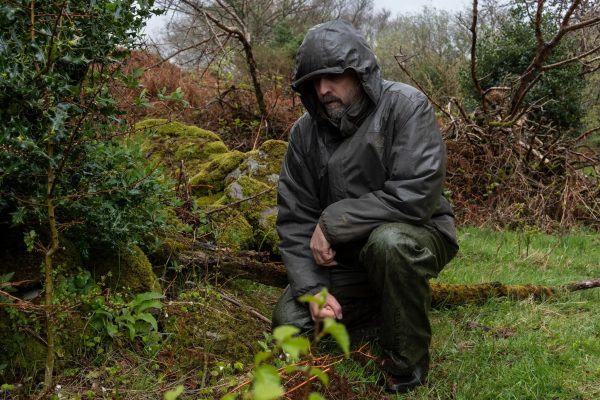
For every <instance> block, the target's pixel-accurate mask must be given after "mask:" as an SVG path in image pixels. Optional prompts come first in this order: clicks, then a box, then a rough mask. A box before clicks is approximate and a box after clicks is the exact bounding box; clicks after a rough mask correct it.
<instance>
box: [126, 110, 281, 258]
mask: <svg viewBox="0 0 600 400" xmlns="http://www.w3.org/2000/svg"><path fill="white" fill-rule="evenodd" d="M136 129H137V130H138V131H139V132H144V135H145V136H144V137H145V140H146V145H145V146H146V149H147V151H148V152H149V154H151V155H152V157H155V158H156V159H157V160H159V161H160V162H161V163H162V164H163V165H165V166H166V167H167V168H169V169H170V175H171V176H172V177H174V178H177V177H178V176H179V170H180V165H181V162H182V161H183V163H184V164H185V166H186V170H187V173H188V177H191V178H190V179H189V184H190V186H191V188H192V193H193V195H194V203H195V205H196V206H197V207H199V208H201V209H202V208H205V209H208V210H210V209H214V208H215V207H222V206H225V205H227V204H231V203H236V202H239V204H236V205H235V210H237V211H236V212H231V211H229V210H223V211H219V212H218V213H215V214H213V215H212V216H211V218H210V221H211V224H212V225H211V227H212V230H213V236H214V238H215V241H216V242H217V245H219V246H222V247H229V248H232V249H246V248H251V247H252V246H253V247H254V248H258V249H261V250H271V251H277V250H276V249H277V243H278V242H279V238H278V237H277V233H276V231H275V220H276V218H277V197H276V190H275V187H276V185H277V181H278V179H279V171H280V168H281V163H282V161H283V157H284V154H285V152H286V150H287V143H286V142H284V141H281V140H267V141H266V142H264V143H263V144H262V145H261V146H260V147H259V148H258V149H256V150H253V151H249V152H247V153H242V152H240V151H238V150H232V151H229V150H228V149H227V146H226V145H225V144H224V143H223V141H222V140H221V139H220V138H219V136H218V135H216V134H214V133H212V132H209V131H206V130H203V129H200V128H198V127H195V126H190V125H184V124H181V123H179V122H169V121H167V120H164V119H151V120H145V121H142V122H140V123H139V124H137V126H136ZM254 196H256V197H254ZM249 197H253V198H252V199H250V200H246V199H247V198H249ZM240 200H241V201H240Z"/></svg>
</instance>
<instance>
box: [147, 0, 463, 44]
mask: <svg viewBox="0 0 600 400" xmlns="http://www.w3.org/2000/svg"><path fill="white" fill-rule="evenodd" d="M374 4H375V10H381V9H382V8H386V9H388V10H390V11H391V12H392V17H393V16H395V15H397V14H400V13H402V14H407V13H418V12H419V11H421V9H422V8H423V7H424V6H429V7H435V8H437V9H441V10H447V11H462V10H464V9H466V8H467V7H468V6H470V5H471V4H472V0H374ZM167 21H168V17H166V16H162V17H160V16H159V17H153V18H151V19H150V20H149V21H148V27H147V28H146V32H147V33H148V34H150V36H157V34H158V33H159V32H160V31H161V30H162V28H163V26H164V25H165V24H166V23H167Z"/></svg>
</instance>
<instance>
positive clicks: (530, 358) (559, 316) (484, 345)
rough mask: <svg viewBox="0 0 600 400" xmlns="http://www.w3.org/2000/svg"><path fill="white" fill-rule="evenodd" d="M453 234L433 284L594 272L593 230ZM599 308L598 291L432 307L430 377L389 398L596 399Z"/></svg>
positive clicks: (599, 246)
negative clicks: (455, 245)
mask: <svg viewBox="0 0 600 400" xmlns="http://www.w3.org/2000/svg"><path fill="white" fill-rule="evenodd" d="M460 241H461V252H460V254H459V256H457V258H456V259H455V260H454V261H453V262H452V263H451V264H450V265H448V266H447V268H446V269H445V270H444V271H443V273H442V274H441V275H440V276H439V278H438V281H439V282H444V283H483V282H492V281H499V282H502V283H514V284H517V283H533V284H542V285H548V286H557V285H561V284H565V283H568V282H571V281H578V280H583V279H586V278H592V277H596V278H597V277H600V235H598V234H597V233H586V232H579V233H571V234H565V235H544V234H541V233H536V232H529V233H527V234H525V233H518V232H495V231H489V230H480V229H473V228H469V229H463V230H461V232H460ZM599 315H600V289H591V290H588V291H583V292H575V293H570V294H564V295H559V296H557V297H553V298H551V299H547V300H545V301H543V302H536V301H533V300H523V301H514V300H509V299H490V300H489V301H487V302H486V303H485V304H479V305H477V304H466V305H461V306H458V307H452V308H447V309H439V310H433V311H432V313H431V321H432V327H433V332H434V337H433V342H432V347H431V353H432V368H431V371H430V377H429V382H428V384H427V385H425V386H423V387H421V388H419V389H418V390H416V391H415V392H414V393H411V394H409V395H405V396H399V395H398V396H392V398H411V399H596V398H600V318H598V316H599ZM338 370H339V371H340V372H341V373H342V374H345V375H346V376H348V377H350V378H351V379H350V380H351V381H352V380H355V381H357V382H364V381H370V382H376V380H377V378H378V376H377V375H378V374H377V373H376V372H373V371H372V368H366V369H362V370H361V368H359V367H357V363H356V362H355V361H351V360H350V361H347V362H345V363H344V364H342V365H341V366H340V367H339V368H338ZM363 371H364V372H363ZM383 395H384V394H383V393H382V396H383ZM358 398H360V397H358Z"/></svg>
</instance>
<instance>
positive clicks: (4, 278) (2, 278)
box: [0, 272, 15, 283]
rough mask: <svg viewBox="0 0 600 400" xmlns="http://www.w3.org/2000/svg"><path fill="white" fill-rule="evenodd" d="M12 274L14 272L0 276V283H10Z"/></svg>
mask: <svg viewBox="0 0 600 400" xmlns="http://www.w3.org/2000/svg"><path fill="white" fill-rule="evenodd" d="M14 274H15V273H14V272H9V273H6V274H4V275H0V283H4V282H10V280H11V279H12V277H13V275H14Z"/></svg>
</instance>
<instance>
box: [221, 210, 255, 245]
mask: <svg viewBox="0 0 600 400" xmlns="http://www.w3.org/2000/svg"><path fill="white" fill-rule="evenodd" d="M210 221H211V226H212V233H213V235H214V237H215V241H216V242H217V244H218V245H219V246H221V247H226V248H228V249H231V250H248V249H251V248H253V247H254V229H253V227H252V225H250V223H249V222H248V220H247V219H246V218H245V217H244V215H243V214H242V213H240V212H239V211H237V210H235V209H232V208H228V209H225V210H223V211H221V212H218V213H215V214H213V215H211V218H210Z"/></svg>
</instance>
